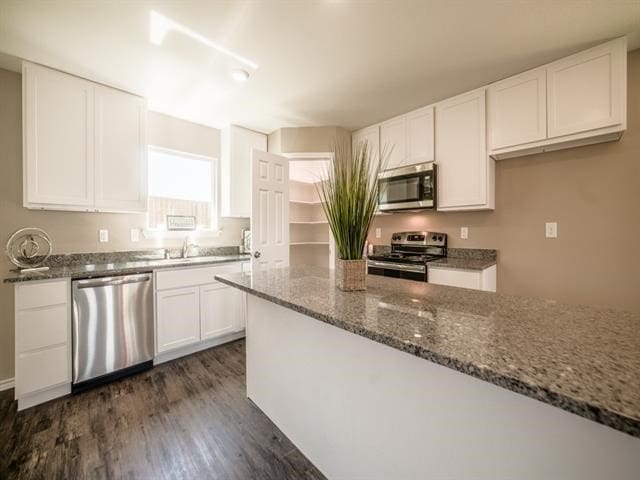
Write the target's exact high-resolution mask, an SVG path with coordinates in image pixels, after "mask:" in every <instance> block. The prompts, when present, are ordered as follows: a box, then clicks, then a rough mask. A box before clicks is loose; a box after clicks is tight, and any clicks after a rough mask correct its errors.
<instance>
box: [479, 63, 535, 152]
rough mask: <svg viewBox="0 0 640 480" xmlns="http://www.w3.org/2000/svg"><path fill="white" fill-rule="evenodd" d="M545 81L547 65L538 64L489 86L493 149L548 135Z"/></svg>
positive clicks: (490, 146) (488, 101) (490, 130)
mask: <svg viewBox="0 0 640 480" xmlns="http://www.w3.org/2000/svg"><path fill="white" fill-rule="evenodd" d="M546 85H547V72H546V69H544V68H539V69H537V70H532V71H530V72H526V73H523V74H522V75H518V76H516V77H512V78H508V79H506V80H503V81H502V82H498V83H495V84H493V85H491V86H490V87H489V89H488V90H487V94H488V99H487V108H488V110H489V112H488V113H489V127H488V128H489V143H490V145H489V148H490V149H492V150H494V149H498V148H505V147H511V146H514V145H521V144H523V143H528V142H535V141H539V140H544V139H545V138H547V87H546Z"/></svg>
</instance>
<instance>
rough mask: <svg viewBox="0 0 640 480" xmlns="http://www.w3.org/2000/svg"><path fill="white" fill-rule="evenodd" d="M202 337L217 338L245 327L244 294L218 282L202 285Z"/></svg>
mask: <svg viewBox="0 0 640 480" xmlns="http://www.w3.org/2000/svg"><path fill="white" fill-rule="evenodd" d="M200 317H201V319H202V339H203V340H204V339H206V338H215V337H218V336H220V335H225V334H227V333H232V332H237V331H239V330H242V329H243V328H244V321H243V319H244V294H243V292H242V291H240V290H238V289H237V288H232V287H228V286H226V285H223V284H220V283H217V284H214V285H206V286H204V287H200Z"/></svg>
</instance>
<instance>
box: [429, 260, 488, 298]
mask: <svg viewBox="0 0 640 480" xmlns="http://www.w3.org/2000/svg"><path fill="white" fill-rule="evenodd" d="M429 283H435V284H438V285H447V286H449V287H460V288H471V289H474V290H485V291H487V292H495V291H496V266H495V265H492V266H491V267H489V268H485V269H484V270H463V269H458V268H447V267H436V266H431V265H429Z"/></svg>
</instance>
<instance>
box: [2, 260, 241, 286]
mask: <svg viewBox="0 0 640 480" xmlns="http://www.w3.org/2000/svg"><path fill="white" fill-rule="evenodd" d="M250 258H251V257H250V255H242V254H232V255H212V256H202V257H190V258H186V259H185V258H172V259H163V258H160V259H149V260H128V261H114V262H111V263H91V264H72V265H62V266H53V267H50V268H49V270H46V271H44V272H30V273H23V274H21V273H19V272H17V271H12V272H11V275H10V276H9V277H7V278H5V279H4V283H16V282H28V281H32V280H46V279H51V278H72V279H77V278H92V277H104V276H105V275H126V274H133V273H144V272H150V271H152V270H158V269H161V268H175V267H191V266H202V265H215V264H218V263H227V262H242V261H248V260H249V259H250Z"/></svg>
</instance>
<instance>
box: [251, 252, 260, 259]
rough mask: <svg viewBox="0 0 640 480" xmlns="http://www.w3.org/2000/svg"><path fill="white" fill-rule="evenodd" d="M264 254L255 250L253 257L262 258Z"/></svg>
mask: <svg viewBox="0 0 640 480" xmlns="http://www.w3.org/2000/svg"><path fill="white" fill-rule="evenodd" d="M261 255H262V254H261V253H260V252H254V253H253V258H260V256H261Z"/></svg>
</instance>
